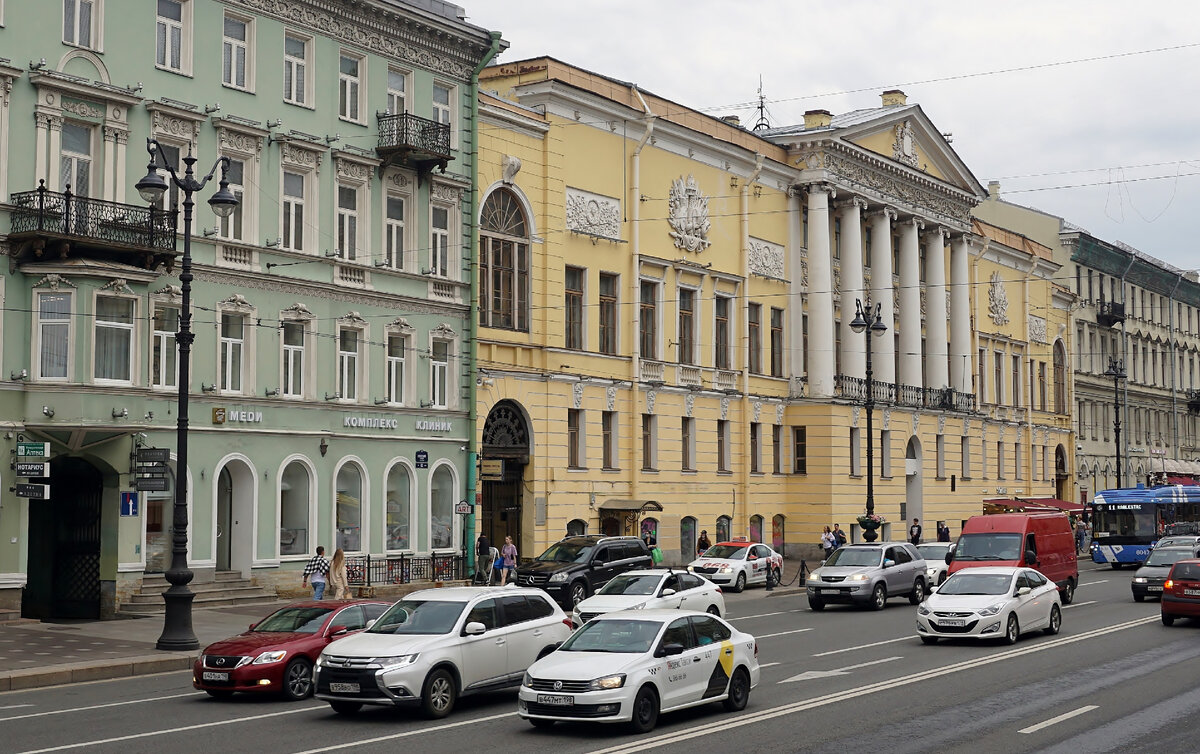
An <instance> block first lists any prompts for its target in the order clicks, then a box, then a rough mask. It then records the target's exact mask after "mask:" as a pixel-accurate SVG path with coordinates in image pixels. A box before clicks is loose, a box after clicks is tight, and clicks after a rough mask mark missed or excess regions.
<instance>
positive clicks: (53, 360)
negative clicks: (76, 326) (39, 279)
mask: <svg viewBox="0 0 1200 754" xmlns="http://www.w3.org/2000/svg"><path fill="white" fill-rule="evenodd" d="M70 341H71V295H70V294H69V293H39V294H38V351H39V353H38V374H37V376H38V377H39V378H41V379H50V380H56V379H59V380H65V379H66V378H67V364H68V361H69V356H70V345H71V342H70Z"/></svg>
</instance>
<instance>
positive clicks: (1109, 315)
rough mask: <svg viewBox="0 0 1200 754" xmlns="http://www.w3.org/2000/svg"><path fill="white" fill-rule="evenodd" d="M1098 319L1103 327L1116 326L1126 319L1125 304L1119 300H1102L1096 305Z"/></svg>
mask: <svg viewBox="0 0 1200 754" xmlns="http://www.w3.org/2000/svg"><path fill="white" fill-rule="evenodd" d="M1096 321H1097V322H1098V323H1100V325H1102V326H1103V327H1116V326H1117V325H1119V324H1120V323H1122V322H1124V321H1125V304H1122V303H1120V302H1117V301H1101V302H1100V305H1099V306H1098V307H1096Z"/></svg>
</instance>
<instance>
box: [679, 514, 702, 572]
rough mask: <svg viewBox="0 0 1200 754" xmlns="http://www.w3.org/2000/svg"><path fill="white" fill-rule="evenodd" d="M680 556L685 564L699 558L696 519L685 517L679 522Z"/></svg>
mask: <svg viewBox="0 0 1200 754" xmlns="http://www.w3.org/2000/svg"><path fill="white" fill-rule="evenodd" d="M679 554H680V559H681V560H682V562H683V563H685V564H686V563H688V562H690V561H691V560H692V559H694V558H696V557H697V556H698V553H697V552H696V519H694V518H692V517H691V516H684V517H683V518H681V519H680V520H679Z"/></svg>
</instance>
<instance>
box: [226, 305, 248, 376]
mask: <svg viewBox="0 0 1200 754" xmlns="http://www.w3.org/2000/svg"><path fill="white" fill-rule="evenodd" d="M245 352H246V318H245V316H243V315H241V314H222V315H221V384H220V388H221V390H222V391H223V392H229V393H240V392H242V370H243V366H242V364H243V357H244V355H245Z"/></svg>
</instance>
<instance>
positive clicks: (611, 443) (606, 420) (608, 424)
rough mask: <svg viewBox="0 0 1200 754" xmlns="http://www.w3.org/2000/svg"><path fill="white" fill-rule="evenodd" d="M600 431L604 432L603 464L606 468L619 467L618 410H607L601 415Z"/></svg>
mask: <svg viewBox="0 0 1200 754" xmlns="http://www.w3.org/2000/svg"><path fill="white" fill-rule="evenodd" d="M600 431H601V432H602V434H603V437H602V441H603V447H602V448H601V450H602V452H603V465H604V468H606V469H615V468H617V412H616V411H605V412H604V413H602V414H601V415H600Z"/></svg>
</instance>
